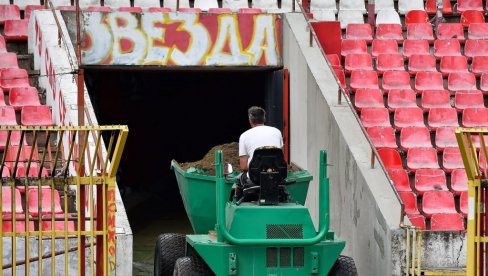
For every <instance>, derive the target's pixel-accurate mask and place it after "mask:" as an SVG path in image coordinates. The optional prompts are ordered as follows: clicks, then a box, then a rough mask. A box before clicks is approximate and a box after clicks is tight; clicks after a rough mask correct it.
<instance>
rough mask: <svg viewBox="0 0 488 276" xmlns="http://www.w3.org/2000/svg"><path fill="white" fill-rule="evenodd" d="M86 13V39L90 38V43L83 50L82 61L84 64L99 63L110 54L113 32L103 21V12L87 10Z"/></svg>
mask: <svg viewBox="0 0 488 276" xmlns="http://www.w3.org/2000/svg"><path fill="white" fill-rule="evenodd" d="M84 15H85V16H83V17H82V18H84V19H85V23H84V24H83V25H84V29H85V40H89V41H90V45H86V46H88V48H86V49H83V50H82V51H81V58H82V59H81V61H82V63H83V64H97V63H100V62H102V61H103V60H104V59H106V58H107V56H108V55H109V54H110V50H111V49H112V45H113V44H112V34H111V33H110V31H109V29H108V27H107V25H105V24H104V23H103V18H104V17H103V13H101V12H86V13H85V14H84Z"/></svg>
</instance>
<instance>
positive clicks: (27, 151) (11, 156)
mask: <svg viewBox="0 0 488 276" xmlns="http://www.w3.org/2000/svg"><path fill="white" fill-rule="evenodd" d="M19 147H20V146H13V145H11V146H9V147H8V149H7V153H6V158H5V162H6V165H7V166H8V167H9V168H13V167H14V166H15V164H14V163H15V160H16V159H17V155H18V154H19ZM31 153H32V159H31V162H36V161H38V160H39V153H38V152H37V150H34V152H32V146H27V145H24V146H22V149H21V151H20V155H19V158H18V163H17V166H23V164H24V163H27V162H28V161H29V158H30V155H31Z"/></svg>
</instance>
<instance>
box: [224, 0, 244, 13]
mask: <svg viewBox="0 0 488 276" xmlns="http://www.w3.org/2000/svg"><path fill="white" fill-rule="evenodd" d="M222 8H230V9H231V10H233V11H237V10H238V9H240V8H249V5H248V4H247V0H223V1H222Z"/></svg>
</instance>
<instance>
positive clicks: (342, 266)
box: [329, 256, 358, 276]
mask: <svg viewBox="0 0 488 276" xmlns="http://www.w3.org/2000/svg"><path fill="white" fill-rule="evenodd" d="M357 275H358V271H357V270H356V264H354V259H353V258H351V257H347V256H339V258H337V260H336V262H335V264H334V266H333V267H332V269H331V270H330V272H329V276H357Z"/></svg>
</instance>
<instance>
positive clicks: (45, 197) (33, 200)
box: [2, 186, 75, 232]
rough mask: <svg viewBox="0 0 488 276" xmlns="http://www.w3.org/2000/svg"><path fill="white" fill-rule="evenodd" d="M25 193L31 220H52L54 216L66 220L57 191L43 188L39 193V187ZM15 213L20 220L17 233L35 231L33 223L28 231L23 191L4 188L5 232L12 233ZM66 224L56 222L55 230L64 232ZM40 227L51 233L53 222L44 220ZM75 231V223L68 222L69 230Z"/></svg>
mask: <svg viewBox="0 0 488 276" xmlns="http://www.w3.org/2000/svg"><path fill="white" fill-rule="evenodd" d="M24 193H26V195H25V198H28V200H26V206H27V208H28V211H29V217H30V218H39V217H42V218H43V219H50V218H52V216H53V215H54V217H55V218H57V219H60V218H64V212H63V209H62V207H61V200H60V195H59V192H58V191H57V190H55V189H54V190H53V189H51V188H49V187H43V188H42V189H41V192H40V193H39V189H38V188H37V187H29V188H28V189H27V192H25V189H24ZM52 195H54V197H52ZM39 198H41V204H39ZM51 201H52V202H51ZM52 203H54V209H52V205H51V204H52ZM39 205H41V211H39ZM12 206H13V207H14V208H12ZM13 213H15V217H16V219H18V221H16V225H15V231H17V232H24V231H26V230H27V231H34V222H33V221H31V222H30V223H29V227H28V229H26V221H25V215H26V213H25V212H24V209H23V207H22V195H21V190H20V189H17V188H16V189H13V191H12V188H11V187H7V186H2V219H6V221H3V222H2V231H3V232H12V230H13V227H12V222H13V221H12V219H13V215H14V214H13ZM64 224H65V222H64V221H56V222H54V229H55V230H57V231H64V229H65V225H64ZM40 227H42V230H44V231H50V230H52V221H51V220H42V223H41V224H40ZM74 229H75V224H74V221H68V229H67V230H68V231H74Z"/></svg>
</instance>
